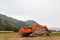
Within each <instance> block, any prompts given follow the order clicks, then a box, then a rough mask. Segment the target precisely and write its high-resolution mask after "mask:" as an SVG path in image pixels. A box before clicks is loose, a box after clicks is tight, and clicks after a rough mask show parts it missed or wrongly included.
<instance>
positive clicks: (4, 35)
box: [0, 32, 60, 40]
mask: <svg viewBox="0 0 60 40" xmlns="http://www.w3.org/2000/svg"><path fill="white" fill-rule="evenodd" d="M16 35H17V33H7V34H0V40H2V39H3V40H9V38H10V37H14V36H16ZM1 37H2V38H1ZM52 37H60V33H59V32H55V33H54V32H52V33H51V36H49V37H48V36H44V37H43V38H45V39H44V40H48V39H50V38H52ZM26 39H27V38H26ZM30 39H32V38H29V39H27V40H30Z"/></svg>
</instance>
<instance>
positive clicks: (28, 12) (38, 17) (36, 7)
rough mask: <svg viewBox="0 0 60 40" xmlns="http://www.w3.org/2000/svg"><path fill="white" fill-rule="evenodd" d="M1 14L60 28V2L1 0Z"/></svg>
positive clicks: (59, 0)
mask: <svg viewBox="0 0 60 40" xmlns="http://www.w3.org/2000/svg"><path fill="white" fill-rule="evenodd" d="M0 13H1V14H5V15H8V16H11V17H13V18H16V19H19V20H29V19H32V20H35V21H36V22H38V23H40V24H45V25H47V26H49V27H58V28H60V23H59V22H60V18H59V17H60V0H0Z"/></svg>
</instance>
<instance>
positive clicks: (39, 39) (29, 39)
mask: <svg viewBox="0 0 60 40" xmlns="http://www.w3.org/2000/svg"><path fill="white" fill-rule="evenodd" d="M0 40H60V37H16V36H14V37H0Z"/></svg>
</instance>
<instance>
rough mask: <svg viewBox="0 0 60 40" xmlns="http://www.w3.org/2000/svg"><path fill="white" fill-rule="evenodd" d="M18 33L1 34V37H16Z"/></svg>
mask: <svg viewBox="0 0 60 40" xmlns="http://www.w3.org/2000/svg"><path fill="white" fill-rule="evenodd" d="M15 35H16V33H5V34H0V36H15Z"/></svg>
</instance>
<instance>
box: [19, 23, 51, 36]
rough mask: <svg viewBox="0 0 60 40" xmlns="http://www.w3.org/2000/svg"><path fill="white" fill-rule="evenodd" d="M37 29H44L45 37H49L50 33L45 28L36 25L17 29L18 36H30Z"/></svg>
mask: <svg viewBox="0 0 60 40" xmlns="http://www.w3.org/2000/svg"><path fill="white" fill-rule="evenodd" d="M37 28H40V29H45V31H46V32H47V36H49V33H51V32H50V31H49V30H48V28H47V26H43V25H39V24H37V25H35V26H33V27H28V28H21V29H19V34H21V35H22V36H30V34H32V33H34V32H35V30H36V29H37Z"/></svg>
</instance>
